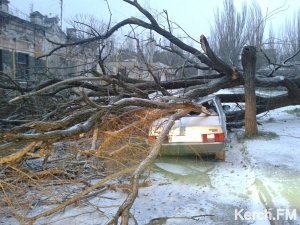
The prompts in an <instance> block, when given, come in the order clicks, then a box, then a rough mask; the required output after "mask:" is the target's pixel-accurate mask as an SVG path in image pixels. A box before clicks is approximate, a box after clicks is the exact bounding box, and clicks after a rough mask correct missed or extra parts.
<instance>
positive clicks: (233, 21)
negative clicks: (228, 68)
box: [210, 0, 265, 66]
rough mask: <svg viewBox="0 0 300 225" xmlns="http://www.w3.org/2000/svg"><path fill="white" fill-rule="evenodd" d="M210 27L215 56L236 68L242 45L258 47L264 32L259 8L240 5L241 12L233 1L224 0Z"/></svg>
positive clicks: (263, 20) (263, 23)
mask: <svg viewBox="0 0 300 225" xmlns="http://www.w3.org/2000/svg"><path fill="white" fill-rule="evenodd" d="M214 16H215V21H214V23H213V24H212V27H211V33H210V36H211V43H212V47H213V49H214V50H215V52H216V54H217V55H218V56H219V57H220V58H221V59H222V60H224V61H225V62H227V63H228V64H230V65H234V66H238V65H239V64H240V62H239V58H240V54H241V51H242V48H243V47H244V45H246V44H248V45H253V46H260V45H261V43H262V40H263V35H264V30H265V19H264V17H263V15H262V12H261V8H260V6H259V5H258V4H257V3H256V2H254V3H253V4H252V5H251V7H248V6H247V5H246V3H243V4H242V7H241V10H238V9H237V8H236V6H235V5H234V1H233V0H224V2H223V9H222V10H221V9H220V8H218V9H217V10H216V12H215V15H214Z"/></svg>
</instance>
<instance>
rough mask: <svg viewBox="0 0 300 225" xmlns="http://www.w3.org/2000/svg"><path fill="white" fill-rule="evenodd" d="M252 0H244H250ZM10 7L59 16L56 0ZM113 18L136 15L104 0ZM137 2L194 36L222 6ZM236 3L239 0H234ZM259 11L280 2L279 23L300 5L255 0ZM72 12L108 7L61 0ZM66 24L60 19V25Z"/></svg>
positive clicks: (212, 0) (95, 0) (204, 0)
mask: <svg viewBox="0 0 300 225" xmlns="http://www.w3.org/2000/svg"><path fill="white" fill-rule="evenodd" d="M251 1H252V0H246V2H247V3H249V4H250V3H251ZM10 2H11V8H12V9H13V10H16V9H17V10H19V11H20V12H23V13H25V14H29V13H30V9H31V8H33V11H40V12H41V13H43V14H46V15H48V16H55V15H58V16H60V0H10ZM108 2H109V5H110V8H111V11H112V14H113V21H114V22H117V21H120V20H122V19H125V18H127V17H130V16H140V14H139V13H138V11H137V10H135V9H134V8H133V7H132V6H130V5H128V4H126V3H124V2H122V0H108ZM140 2H141V4H142V5H144V6H146V8H147V9H149V8H151V10H153V11H152V12H162V10H164V9H166V10H167V11H168V14H169V18H170V19H171V20H172V21H175V22H176V23H178V24H179V25H180V26H181V27H182V28H184V29H185V30H186V31H187V32H188V33H189V34H190V35H191V36H193V37H194V38H196V39H198V38H199V36H200V35H201V34H204V35H206V36H209V30H210V28H209V27H210V24H211V23H212V22H213V15H214V11H215V9H216V7H218V6H219V7H220V6H222V3H223V0H151V1H146V0H140ZM235 2H236V3H237V4H240V3H241V2H242V0H235ZM258 3H259V4H260V5H261V7H262V10H263V13H264V14H266V13H267V11H268V12H270V11H272V10H274V9H276V8H278V7H280V6H282V5H284V9H286V10H284V11H283V12H280V13H278V14H277V15H275V16H274V17H272V19H270V20H269V22H271V23H272V25H273V27H276V24H278V23H283V22H284V21H285V18H287V17H289V16H291V15H292V14H293V13H295V12H296V9H298V8H299V7H300V1H299V0H258ZM76 14H91V15H95V16H96V17H98V18H99V19H103V20H108V19H107V18H108V15H109V13H108V9H107V4H106V2H105V0H84V1H82V0H76V1H75V0H63V21H64V22H65V21H66V20H67V19H70V18H71V17H73V16H74V15H76ZM65 26H66V24H65V23H64V26H63V27H64V28H65Z"/></svg>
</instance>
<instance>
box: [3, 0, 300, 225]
mask: <svg viewBox="0 0 300 225" xmlns="http://www.w3.org/2000/svg"><path fill="white" fill-rule="evenodd" d="M124 1H125V2H127V3H128V4H129V5H131V6H133V7H135V8H137V9H138V10H139V11H140V12H141V13H142V14H143V15H144V16H145V17H146V18H147V21H144V20H141V19H138V18H134V17H131V18H128V19H125V20H123V21H121V22H119V23H117V24H116V25H114V26H112V27H109V29H107V30H106V32H105V33H102V34H99V33H94V36H93V37H90V38H86V39H82V40H79V41H75V42H70V43H55V42H53V41H51V40H49V41H51V42H52V43H53V44H55V45H56V46H57V47H56V48H54V49H53V50H51V51H50V52H49V54H47V55H46V56H49V55H51V54H54V53H55V52H56V51H59V50H60V49H63V48H69V47H74V46H80V45H85V44H89V43H93V42H96V41H100V40H105V39H107V38H109V37H110V36H111V35H112V34H113V33H114V32H116V31H117V30H118V29H119V28H121V27H123V26H126V25H132V26H138V27H143V28H145V29H149V30H152V31H154V32H156V33H157V34H159V35H161V36H162V37H164V38H166V39H168V40H169V41H170V42H171V45H176V46H177V47H178V48H180V49H182V50H183V51H185V52H187V53H189V54H191V55H192V56H193V57H194V58H195V59H196V60H191V59H190V60H187V64H186V65H184V66H183V67H185V66H186V67H189V66H194V67H196V68H198V69H199V68H203V64H205V65H206V68H203V69H207V68H210V69H211V70H213V71H215V73H214V74H211V75H203V76H192V77H180V78H177V79H174V80H171V81H161V80H159V79H156V78H155V75H154V73H153V71H151V68H150V67H149V66H148V67H147V68H148V70H149V72H150V74H151V76H153V79H152V80H153V81H145V80H138V79H133V78H127V77H120V75H119V74H110V73H108V72H107V71H106V70H104V69H102V71H97V70H95V69H92V70H88V71H86V74H92V76H90V77H86V76H79V77H73V78H69V79H58V78H53V79H49V80H46V81H44V82H42V83H41V84H38V85H37V86H35V87H26V88H24V87H21V86H20V85H19V84H18V83H16V82H15V81H13V80H12V79H10V78H9V77H7V76H5V75H2V76H1V81H2V82H0V87H1V88H2V89H5V90H13V91H16V92H18V93H19V94H18V95H17V96H15V97H13V98H11V99H9V100H7V101H2V102H1V105H2V106H3V108H4V109H6V110H7V111H6V112H5V113H2V114H1V120H0V123H1V131H0V153H1V156H2V158H0V164H1V165H11V164H15V163H20V162H22V160H25V161H26V160H28V159H31V158H30V157H33V156H34V157H42V158H44V161H43V167H44V166H45V165H46V164H47V162H48V159H49V156H50V155H51V154H52V152H53V149H55V146H56V145H57V143H62V142H67V141H72V142H77V141H78V140H79V141H80V140H81V139H82V140H84V141H82V142H84V143H81V144H82V146H77V145H75V144H74V146H76V147H74V148H75V149H76V150H75V151H74V152H75V154H73V158H72V160H74V158H80V157H81V156H84V157H87V158H86V160H87V161H88V159H89V157H91V158H94V159H96V161H98V162H101V163H104V164H105V167H107V168H108V167H109V165H110V164H111V163H112V164H113V166H111V167H115V168H117V169H120V170H124V173H122V172H119V173H116V174H114V173H113V172H111V171H110V172H107V171H106V172H107V173H106V174H105V175H107V178H106V179H103V180H102V181H100V182H99V183H97V184H96V185H93V186H91V187H88V188H86V187H85V188H86V189H84V188H83V189H84V190H82V191H80V192H79V194H77V195H76V196H75V197H72V198H69V199H67V200H66V201H64V202H63V203H61V204H60V205H59V206H58V207H56V208H53V209H51V210H48V211H45V212H43V213H41V214H40V215H37V216H34V217H31V218H28V216H27V215H19V214H17V213H16V214H15V215H16V216H17V217H18V218H19V219H20V220H24V221H27V222H28V223H33V222H34V221H36V220H37V219H39V218H41V217H43V216H49V215H51V214H53V213H56V212H57V211H59V210H62V209H63V208H65V207H66V206H67V205H69V204H73V203H76V202H77V201H79V200H80V199H81V198H82V197H83V196H85V195H87V194H88V193H90V192H91V191H94V190H95V189H96V188H100V187H102V186H103V185H104V183H105V182H106V181H110V180H111V179H112V178H115V177H117V176H122V175H123V174H127V173H132V171H133V169H128V170H125V168H127V167H129V166H131V167H130V168H135V169H134V173H133V175H132V179H131V182H130V191H129V195H128V197H127V199H126V200H125V202H124V203H123V204H122V205H121V206H120V208H119V210H118V211H117V213H116V214H115V216H114V217H113V218H111V221H110V222H109V224H118V221H119V219H120V218H122V224H127V223H128V220H129V217H130V216H129V215H130V214H129V210H130V208H131V206H132V204H133V202H134V199H135V198H136V196H137V192H138V186H139V180H140V176H141V174H142V173H143V172H144V171H145V170H146V168H147V167H149V165H151V163H152V162H153V160H154V159H155V157H156V156H157V154H158V150H159V147H160V144H161V142H162V140H163V139H164V136H166V135H167V133H168V130H169V129H170V127H171V126H172V123H173V122H174V120H175V119H177V118H179V117H180V116H183V115H185V114H186V113H188V112H190V111H197V110H198V111H201V110H202V108H201V107H199V106H197V105H194V104H193V103H192V102H193V100H194V99H197V98H199V97H203V96H207V95H209V94H213V93H215V92H217V91H219V90H221V89H230V88H235V87H243V85H244V84H245V74H244V73H243V70H242V69H241V68H238V67H233V66H230V65H228V64H227V63H225V62H224V61H222V60H221V59H220V58H219V57H218V56H217V55H216V54H215V53H214V51H213V50H212V49H211V47H210V45H209V43H208V41H207V39H206V37H205V36H204V35H202V36H201V37H200V47H201V49H202V51H200V50H199V49H197V48H194V47H192V46H189V45H187V44H186V43H184V42H183V41H182V40H180V39H179V38H177V37H176V36H175V35H174V34H173V33H172V32H171V30H167V29H165V28H163V27H162V26H160V25H159V23H158V22H157V20H156V19H155V18H154V17H153V16H152V15H151V13H150V12H149V11H147V10H146V9H145V8H143V7H142V6H141V5H140V4H139V3H138V1H136V0H133V1H131V0H124ZM170 49H171V50H172V48H170ZM44 57H45V56H44ZM182 57H184V56H182ZM99 59H100V60H99V63H101V68H105V61H101V55H100V56H99ZM145 64H146V66H147V62H145ZM278 72H280V70H278V71H277V75H276V76H273V77H270V76H263V75H260V74H257V75H256V78H255V84H256V87H258V88H278V87H281V88H284V90H286V93H285V94H284V95H278V96H273V97H264V96H256V102H257V113H262V112H265V111H268V110H271V109H275V108H278V107H283V106H287V105H297V104H300V76H297V74H296V76H295V75H293V76H292V75H288V76H286V75H285V74H284V71H283V72H281V73H282V74H278ZM178 89H180V91H179V92H176V94H172V93H174V92H173V91H175V90H178ZM178 93H179V94H178ZM155 94H157V96H155ZM219 96H220V98H221V101H222V102H223V103H226V102H231V103H241V102H244V94H243V93H238V94H237V93H234V94H219ZM162 116H169V117H170V118H171V119H170V121H169V123H168V125H167V126H166V128H165V130H164V132H162V134H161V136H160V138H158V140H157V142H156V143H155V144H154V146H149V145H147V144H146V143H145V138H147V129H148V127H149V126H150V125H151V123H152V122H153V121H154V120H156V119H158V118H160V117H162ZM227 118H228V121H229V122H240V121H242V120H243V118H244V111H243V108H241V110H239V111H234V112H227ZM145 146H146V147H145ZM72 147H73V145H72ZM11 150H13V153H11ZM37 155H38V156H37ZM131 158H132V159H131ZM129 159H130V160H129ZM68 160H69V159H68ZM72 160H70V161H71V162H72V163H70V166H71V167H73V166H74V165H75V164H76V163H75V162H74V161H72ZM116 165H117V166H116ZM80 168H81V169H82V168H83V165H82V166H81V167H80ZM48 169H49V168H48ZM98 169H99V168H98ZM51 171H52V170H51ZM55 171H56V172H55V173H54V172H53V171H52V172H53V174H55V175H56V176H57V174H60V175H61V176H67V177H68V178H70V177H71V178H73V179H74V176H71V175H70V172H69V170H68V168H67V169H66V167H63V168H59V170H55ZM57 171H59V172H57ZM62 171H63V172H62ZM10 172H11V170H10V169H9V167H8V169H7V168H6V170H5V173H6V174H9V173H10ZM39 172H40V171H39ZM114 172H115V171H114ZM24 173H26V172H24ZM76 173H77V174H78V171H76ZM110 174H114V175H110ZM109 175H110V176H109ZM77 176H78V175H77ZM26 179H27V181H28V182H29V181H31V182H37V181H39V180H37V179H41V177H40V176H36V177H34V176H27V177H26ZM9 181H11V180H5V182H6V183H1V187H3V188H2V190H3V193H4V194H6V196H7V198H5V201H6V204H7V205H8V206H12V205H13V203H12V202H11V200H10V198H9V196H10V195H9V194H12V193H9V191H8V190H10V188H11V186H10V183H9ZM89 185H90V184H87V186H89Z"/></svg>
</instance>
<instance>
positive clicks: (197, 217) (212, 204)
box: [0, 106, 300, 225]
mask: <svg viewBox="0 0 300 225" xmlns="http://www.w3.org/2000/svg"><path fill="white" fill-rule="evenodd" d="M295 109H298V111H296V110H295ZM291 110H294V111H291ZM299 111H300V106H290V107H285V108H281V109H277V110H274V111H271V112H269V113H267V114H266V115H260V116H259V122H260V123H261V125H259V131H260V132H261V135H259V136H258V137H257V138H253V139H245V138H244V137H243V135H242V131H241V130H237V131H236V132H234V133H231V134H230V139H231V140H230V143H229V144H228V147H227V151H226V160H225V162H220V161H214V160H200V159H195V158H159V159H158V160H157V161H156V163H155V165H154V166H153V169H152V173H151V175H150V177H149V180H150V182H151V185H150V186H149V187H145V188H141V189H140V192H139V196H138V198H137V199H136V202H135V203H134V205H133V208H132V210H131V212H132V214H133V216H134V218H135V220H136V221H137V223H138V224H172V225H173V224H208V225H209V224H228V225H234V224H257V225H258V224H259V225H263V224H283V225H285V224H292V225H296V224H300V148H299V146H300V126H299V124H300V123H299V121H300V115H299ZM291 112H292V113H291ZM297 112H298V114H297ZM125 197H126V194H125V193H123V192H121V191H120V192H119V191H111V192H108V193H105V194H103V195H102V196H98V197H95V198H94V199H92V200H90V202H89V204H87V205H80V206H77V207H76V208H75V207H74V206H69V207H68V208H67V209H65V210H64V211H63V212H61V213H59V214H56V215H54V216H52V217H50V218H45V219H41V220H38V221H37V222H36V224H53V225H60V224H62V225H65V224H105V222H106V221H108V218H107V217H106V216H107V215H108V216H109V215H113V213H114V212H115V211H116V210H117V207H118V205H119V204H120V203H121V202H122V201H123V200H124V199H125ZM98 206H99V207H98ZM271 208H272V209H271ZM266 209H267V210H268V211H267V212H268V213H267V214H266V215H267V216H268V215H270V214H271V213H272V216H271V217H270V218H271V219H274V218H275V219H276V218H277V216H280V218H279V219H280V220H271V221H270V220H269V218H267V217H266V216H265V213H266ZM286 210H289V211H288V212H289V214H288V213H287V211H286ZM293 210H294V211H293ZM245 212H246V214H245ZM293 212H296V213H297V214H296V220H293V218H290V220H287V218H285V216H289V217H293V216H294V214H293ZM253 213H254V215H253ZM247 214H252V216H253V217H251V218H250V217H249V218H245V217H247V216H248V215H247ZM235 217H236V218H235ZM243 219H245V220H243ZM247 219H248V220H247ZM14 221H15V220H13V219H7V218H6V219H5V218H2V219H1V218H0V224H16V223H15V222H14ZM131 222H132V224H134V222H133V220H131Z"/></svg>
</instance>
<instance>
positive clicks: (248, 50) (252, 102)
mask: <svg viewBox="0 0 300 225" xmlns="http://www.w3.org/2000/svg"><path fill="white" fill-rule="evenodd" d="M242 65H243V69H244V80H245V86H244V87H245V134H246V136H247V137H252V136H254V135H256V134H257V132H258V131H257V122H256V97H255V66H256V49H255V47H254V46H246V47H244V48H243V53H242Z"/></svg>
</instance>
